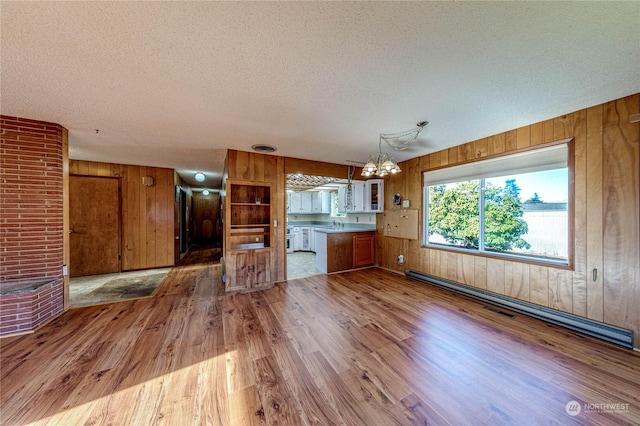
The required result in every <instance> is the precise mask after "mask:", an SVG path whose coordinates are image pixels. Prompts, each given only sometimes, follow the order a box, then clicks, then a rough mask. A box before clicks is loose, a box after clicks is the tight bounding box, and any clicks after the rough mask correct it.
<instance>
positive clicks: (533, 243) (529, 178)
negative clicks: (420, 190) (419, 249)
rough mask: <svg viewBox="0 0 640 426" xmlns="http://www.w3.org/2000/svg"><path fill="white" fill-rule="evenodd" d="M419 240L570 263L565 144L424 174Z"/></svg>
mask: <svg viewBox="0 0 640 426" xmlns="http://www.w3.org/2000/svg"><path fill="white" fill-rule="evenodd" d="M424 191H425V194H424V200H425V205H424V209H425V211H424V213H425V214H424V218H425V223H424V229H425V231H426V232H425V235H424V236H423V239H424V241H423V243H424V244H425V245H428V246H439V247H448V248H452V249H458V250H467V251H474V252H480V253H492V254H495V255H500V256H507V257H518V258H529V259H534V260H537V261H542V262H549V263H554V264H565V265H566V264H568V263H569V235H570V232H569V215H568V211H569V199H568V198H569V168H568V146H567V144H566V143H563V144H560V145H554V146H551V147H547V148H541V149H538V150H535V151H527V152H523V153H518V154H514V155H509V156H503V157H498V158H493V159H487V160H482V161H477V162H472V163H468V164H464V165H461V166H455V167H449V168H444V169H439V170H434V171H431V172H425V174H424Z"/></svg>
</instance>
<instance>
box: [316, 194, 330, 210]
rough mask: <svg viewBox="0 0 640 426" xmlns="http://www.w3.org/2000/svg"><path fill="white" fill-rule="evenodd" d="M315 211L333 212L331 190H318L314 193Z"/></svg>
mask: <svg viewBox="0 0 640 426" xmlns="http://www.w3.org/2000/svg"><path fill="white" fill-rule="evenodd" d="M312 209H313V213H318V214H328V213H331V193H330V192H329V191H316V192H313V193H312Z"/></svg>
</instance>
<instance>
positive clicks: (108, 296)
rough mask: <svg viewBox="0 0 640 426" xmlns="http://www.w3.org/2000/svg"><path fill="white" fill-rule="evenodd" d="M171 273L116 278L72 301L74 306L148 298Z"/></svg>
mask: <svg viewBox="0 0 640 426" xmlns="http://www.w3.org/2000/svg"><path fill="white" fill-rule="evenodd" d="M167 275H169V271H167V272H161V273H157V274H150V275H144V276H132V277H115V278H112V279H111V280H109V281H107V282H106V283H104V284H103V285H101V286H100V287H98V288H96V289H95V290H93V291H91V292H89V293H87V294H85V295H80V296H77V297H75V298H73V300H72V301H71V304H72V305H73V306H82V305H95V304H98V303H107V302H115V301H120V300H125V299H137V298H140V297H148V296H151V295H152V294H153V292H154V291H155V290H156V289H157V288H159V287H160V285H161V284H162V282H163V281H164V280H165V278H167Z"/></svg>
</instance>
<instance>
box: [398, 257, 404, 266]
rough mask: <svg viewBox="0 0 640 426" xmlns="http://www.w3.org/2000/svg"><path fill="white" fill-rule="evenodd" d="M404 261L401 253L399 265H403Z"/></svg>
mask: <svg viewBox="0 0 640 426" xmlns="http://www.w3.org/2000/svg"><path fill="white" fill-rule="evenodd" d="M403 263H404V256H403V255H400V256H398V265H402V264H403Z"/></svg>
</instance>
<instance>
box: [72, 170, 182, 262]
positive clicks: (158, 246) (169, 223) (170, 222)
mask: <svg viewBox="0 0 640 426" xmlns="http://www.w3.org/2000/svg"><path fill="white" fill-rule="evenodd" d="M69 173H70V174H71V175H82V176H117V177H120V178H121V189H122V193H121V200H122V206H121V207H122V210H121V217H122V242H121V247H122V254H121V255H122V270H123V271H130V270H136V269H148V268H159V267H165V266H173V265H174V238H175V237H174V200H175V198H174V171H173V170H172V169H165V168H158V167H144V166H132V165H125V164H111V163H97V162H91V161H78V160H71V161H70V162H69ZM143 176H152V177H153V178H154V184H153V186H144V185H143V184H142V177H143ZM71 261H73V259H72V260H71Z"/></svg>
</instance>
